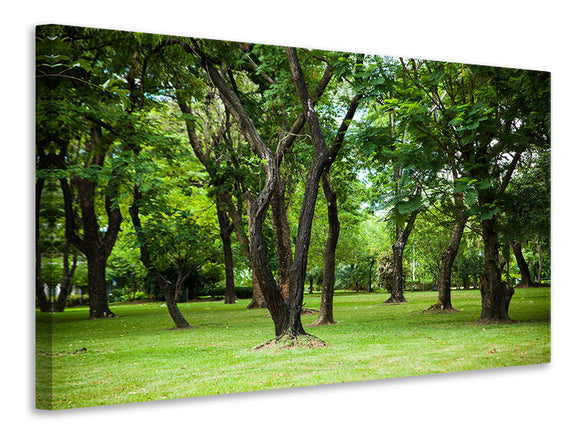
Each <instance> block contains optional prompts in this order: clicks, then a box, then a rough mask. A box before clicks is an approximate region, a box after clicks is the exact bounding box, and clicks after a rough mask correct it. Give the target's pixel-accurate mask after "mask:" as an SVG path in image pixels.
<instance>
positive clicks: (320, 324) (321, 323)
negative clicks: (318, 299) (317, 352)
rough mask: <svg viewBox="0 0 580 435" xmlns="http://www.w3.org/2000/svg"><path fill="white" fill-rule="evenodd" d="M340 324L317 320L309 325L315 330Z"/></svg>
mask: <svg viewBox="0 0 580 435" xmlns="http://www.w3.org/2000/svg"><path fill="white" fill-rule="evenodd" d="M336 324H338V322H337V321H336V320H334V319H332V320H318V319H316V320H315V321H314V322H313V323H311V324H310V325H308V327H309V328H313V327H315V326H326V325H336Z"/></svg>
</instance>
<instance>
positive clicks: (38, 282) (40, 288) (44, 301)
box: [34, 178, 50, 313]
mask: <svg viewBox="0 0 580 435" xmlns="http://www.w3.org/2000/svg"><path fill="white" fill-rule="evenodd" d="M43 187H44V178H39V179H38V180H37V181H36V197H35V210H34V227H35V257H36V258H35V289H36V302H37V303H38V308H39V309H40V311H42V312H43V313H46V312H49V311H50V303H49V301H48V298H47V297H46V294H45V293H44V280H43V279H42V249H41V247H40V222H39V220H40V199H41V196H42V189H43Z"/></svg>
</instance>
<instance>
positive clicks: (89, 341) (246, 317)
mask: <svg viewBox="0 0 580 435" xmlns="http://www.w3.org/2000/svg"><path fill="white" fill-rule="evenodd" d="M387 297H388V295H387V294H385V293H382V294H381V293H378V294H377V293H371V294H369V293H358V294H357V293H350V292H337V294H336V296H335V299H334V301H335V308H334V313H335V319H336V320H337V321H338V322H339V323H338V324H337V325H332V326H321V327H316V328H309V327H308V325H309V324H310V323H312V322H313V321H314V320H315V319H316V315H315V314H314V315H307V316H304V317H303V324H304V325H305V328H306V330H307V331H308V332H309V333H311V334H313V335H316V336H317V337H319V338H321V339H323V340H324V341H326V342H327V343H328V344H329V345H328V346H327V347H325V348H312V349H304V348H294V349H291V350H280V349H263V350H259V351H254V350H253V348H254V347H255V346H257V345H259V344H262V343H263V342H265V341H267V340H269V339H271V338H273V336H274V326H273V323H272V321H271V319H270V318H269V317H268V311H267V310H265V309H262V310H246V309H245V307H246V305H247V304H248V302H249V301H247V300H240V301H238V302H237V303H236V304H234V305H225V304H224V303H223V302H218V301H208V302H191V303H187V304H180V309H181V311H182V313H183V314H184V315H185V317H186V318H187V320H188V321H189V323H190V324H191V325H192V326H193V328H192V329H189V330H181V331H180V330H171V329H170V328H171V327H172V326H173V324H172V322H171V319H170V317H169V314H168V312H167V308H166V307H165V306H164V305H163V304H162V303H148V304H139V305H113V306H112V310H113V312H114V313H115V314H117V316H118V317H116V318H111V319H102V320H88V308H74V309H68V310H66V311H65V312H64V313H55V314H46V313H40V312H37V320H36V321H37V331H38V332H37V343H36V352H37V355H36V370H37V407H38V408H49V409H50V408H52V409H64V408H76V407H88V406H98V405H112V404H120V403H129V402H140V401H145V400H160V399H174V398H183V397H192V396H205V395H212V394H225V393H236V392H243V391H253V390H267V389H275V388H287V387H298V386H306V385H317V384H326V383H336V382H350V381H360V380H369V379H382V378H391V377H400V376H412V375H423V374H430V373H443V372H453V371H462V370H476V369H487V368H493V367H505V366H514V365H524V364H538V363H547V362H549V361H550V289H549V288H533V289H516V293H515V295H514V297H513V299H512V302H511V305H510V316H511V317H512V319H514V320H516V321H517V323H514V324H509V325H503V324H494V325H481V324H478V323H477V319H478V318H479V315H480V312H481V305H480V304H481V300H480V294H479V291H477V290H475V291H456V292H454V293H453V294H452V301H453V306H454V307H455V308H456V309H458V310H459V312H457V313H423V312H422V311H423V310H425V309H426V308H428V307H429V306H430V305H431V304H433V303H435V301H436V297H437V294H436V293H434V292H417V293H406V295H405V297H406V298H407V299H408V301H409V302H408V303H405V304H400V305H382V304H381V303H382V302H383V301H384V300H386V299H387ZM305 303H306V307H307V308H315V309H317V308H318V305H319V303H320V294H318V295H317V294H314V295H308V294H306V295H305ZM51 331H52V338H51V337H50V332H51ZM83 348H84V349H86V351H78V352H76V353H75V352H74V351H75V350H78V349H83ZM51 368H52V370H51ZM51 384H52V391H51V389H50V388H49V386H50V385H51Z"/></svg>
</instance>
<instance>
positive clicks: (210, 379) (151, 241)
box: [35, 25, 551, 410]
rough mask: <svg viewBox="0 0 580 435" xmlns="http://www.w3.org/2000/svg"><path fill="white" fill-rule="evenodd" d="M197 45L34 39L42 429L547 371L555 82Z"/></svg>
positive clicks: (41, 31) (509, 72)
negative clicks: (225, 400)
mask: <svg viewBox="0 0 580 435" xmlns="http://www.w3.org/2000/svg"><path fill="white" fill-rule="evenodd" d="M199 36H200V35H192V36H170V35H158V34H145V33H136V32H128V31H115V30H107V29H96V28H84V27H74V26H61V25H43V26H38V27H37V29H36V71H35V83H36V89H35V92H36V107H35V110H36V124H35V125H36V135H35V139H36V143H35V145H36V184H35V185H36V203H35V204H36V207H35V223H36V228H35V230H36V238H35V240H36V244H35V246H36V252H35V254H36V255H35V270H36V281H35V282H36V288H35V294H36V307H35V309H36V347H35V353H36V354H35V361H36V407H37V408H39V409H49V410H58V409H67V408H79V407H93V406H101V405H115V404H124V403H131V402H142V401H154V400H164V399H175V398H186V397H199V396H208V395H216V394H230V393H238V392H250V391H260V390H272V389H280V388H292V387H301V386H312V385H323V384H331V383H344V382H354V381H362V380H373V379H387V378H397V377H405V376H414V375H428V374H433V373H450V372H458V371H472V370H481V369H492V368H497V367H506V366H518V365H529V364H542V363H548V362H549V361H550V300H551V299H550V290H551V288H550V88H551V86H550V73H549V72H543V71H531V70H525V69H510V68H502V67H496V66H486V65H474V64H460V63H452V62H442V61H435V60H427V59H417V58H412V57H409V58H404V57H392V56H389V55H385V54H380V53H379V54H374V53H364V51H363V50H361V52H357V53H350V52H343V51H340V50H337V51H330V50H321V49H314V48H308V47H282V46H275V45H267V44H257V43H252V42H239V41H219V40H210V39H204V38H202V37H199ZM388 49H389V47H385V50H388Z"/></svg>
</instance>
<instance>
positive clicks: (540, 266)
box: [538, 236, 542, 286]
mask: <svg viewBox="0 0 580 435" xmlns="http://www.w3.org/2000/svg"><path fill="white" fill-rule="evenodd" d="M538 285H540V286H541V285H542V245H541V243H540V236H538Z"/></svg>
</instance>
